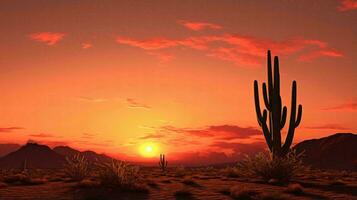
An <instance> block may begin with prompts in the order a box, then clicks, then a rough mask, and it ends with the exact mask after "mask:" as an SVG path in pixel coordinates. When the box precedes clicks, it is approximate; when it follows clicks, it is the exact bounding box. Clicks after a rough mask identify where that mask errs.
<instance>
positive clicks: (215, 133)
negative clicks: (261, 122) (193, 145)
mask: <svg viewBox="0 0 357 200" xmlns="http://www.w3.org/2000/svg"><path fill="white" fill-rule="evenodd" d="M159 133H162V134H164V135H165V134H170V133H178V134H180V135H190V136H196V137H209V138H212V137H215V138H225V139H228V138H230V139H247V138H250V137H252V136H257V135H261V134H262V133H261V131H260V130H258V129H256V128H253V127H246V128H244V127H240V126H237V125H227V124H225V125H212V126H207V127H204V128H177V127H174V126H163V127H161V128H160V129H159Z"/></svg>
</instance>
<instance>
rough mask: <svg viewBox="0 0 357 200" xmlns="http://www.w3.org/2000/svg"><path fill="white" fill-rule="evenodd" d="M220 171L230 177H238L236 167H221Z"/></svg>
mask: <svg viewBox="0 0 357 200" xmlns="http://www.w3.org/2000/svg"><path fill="white" fill-rule="evenodd" d="M221 173H222V174H223V175H224V176H226V177H230V178H237V177H239V171H238V168H237V167H226V168H224V169H221Z"/></svg>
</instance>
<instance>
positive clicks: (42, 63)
mask: <svg viewBox="0 0 357 200" xmlns="http://www.w3.org/2000/svg"><path fill="white" fill-rule="evenodd" d="M356 21H357V3H356V1H354V0H314V1H311V0H299V1H294V0H279V1H273V2H269V3H268V2H267V1H264V2H262V1H255V0H251V1H228V0H227V1H220V3H218V2H215V1H210V2H208V1H155V2H152V1H141V2H133V1H75V3H66V1H63V2H62V3H59V1H52V2H48V1H18V0H15V1H14V0H12V1H6V0H5V1H1V2H0V25H1V27H2V28H1V31H0V90H1V91H2V95H1V97H0V105H1V106H0V143H8V142H11V143H25V142H26V141H27V140H29V139H31V140H35V141H39V142H42V143H47V144H49V145H52V146H53V145H57V144H67V145H70V146H74V147H77V148H80V149H93V150H97V151H99V152H106V153H109V154H111V155H118V156H122V155H124V154H125V155H127V156H131V157H136V156H140V148H141V146H142V145H143V144H148V143H151V144H153V145H154V146H155V148H157V149H156V150H157V152H158V153H159V152H165V153H167V154H169V155H170V154H171V155H176V157H177V158H178V157H180V156H181V157H182V158H183V157H186V158H191V157H194V156H197V155H201V154H202V153H203V152H205V153H206V154H208V153H211V154H212V155H213V157H212V158H215V157H214V155H216V156H217V155H218V157H220V156H222V155H223V156H224V155H233V154H236V153H237V152H239V151H240V150H241V149H248V150H247V151H249V149H250V148H251V147H254V145H259V144H260V143H261V142H263V141H262V140H261V139H262V137H261V135H260V132H259V129H258V124H257V121H256V117H255V111H254V102H253V81H254V80H255V79H257V80H259V82H262V81H265V80H266V67H265V66H266V63H265V56H266V50H267V49H271V50H272V53H273V55H278V56H279V58H280V63H281V68H280V69H281V79H282V98H283V103H284V104H286V105H287V106H288V111H290V92H291V82H292V80H294V79H295V80H297V83H298V102H299V103H301V104H302V105H303V119H302V123H301V125H300V127H299V128H298V129H297V131H296V134H295V141H301V140H303V139H309V138H316V137H322V136H325V135H329V134H332V133H336V132H353V131H356V130H357V125H356V120H357V115H356V113H357V112H356V111H357V90H356V89H355V85H356V84H357V78H356V75H357V67H356V63H357V56H356V52H357V45H356V44H357V26H355V25H356ZM246 143H254V144H253V145H251V146H250V147H249V146H247V145H246ZM222 153H224V154H222Z"/></svg>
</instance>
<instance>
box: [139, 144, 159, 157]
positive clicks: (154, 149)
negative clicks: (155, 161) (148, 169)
mask: <svg viewBox="0 0 357 200" xmlns="http://www.w3.org/2000/svg"><path fill="white" fill-rule="evenodd" d="M158 149H159V148H158V145H156V144H153V143H145V144H143V145H141V146H140V149H139V151H140V154H141V155H142V156H143V157H147V158H150V157H154V156H157V155H158Z"/></svg>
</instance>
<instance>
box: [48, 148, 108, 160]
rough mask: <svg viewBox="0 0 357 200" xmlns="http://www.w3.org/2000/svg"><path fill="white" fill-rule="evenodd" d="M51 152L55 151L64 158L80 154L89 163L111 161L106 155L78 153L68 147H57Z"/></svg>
mask: <svg viewBox="0 0 357 200" xmlns="http://www.w3.org/2000/svg"><path fill="white" fill-rule="evenodd" d="M53 151H55V152H56V153H58V154H60V155H62V156H64V157H66V156H73V155H75V154H81V155H82V156H84V157H85V158H86V159H87V160H88V161H90V162H94V161H99V162H108V161H111V160H112V159H113V158H111V157H109V156H107V155H104V154H98V153H96V152H94V151H78V150H76V149H73V148H71V147H69V146H58V147H55V148H53Z"/></svg>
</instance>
